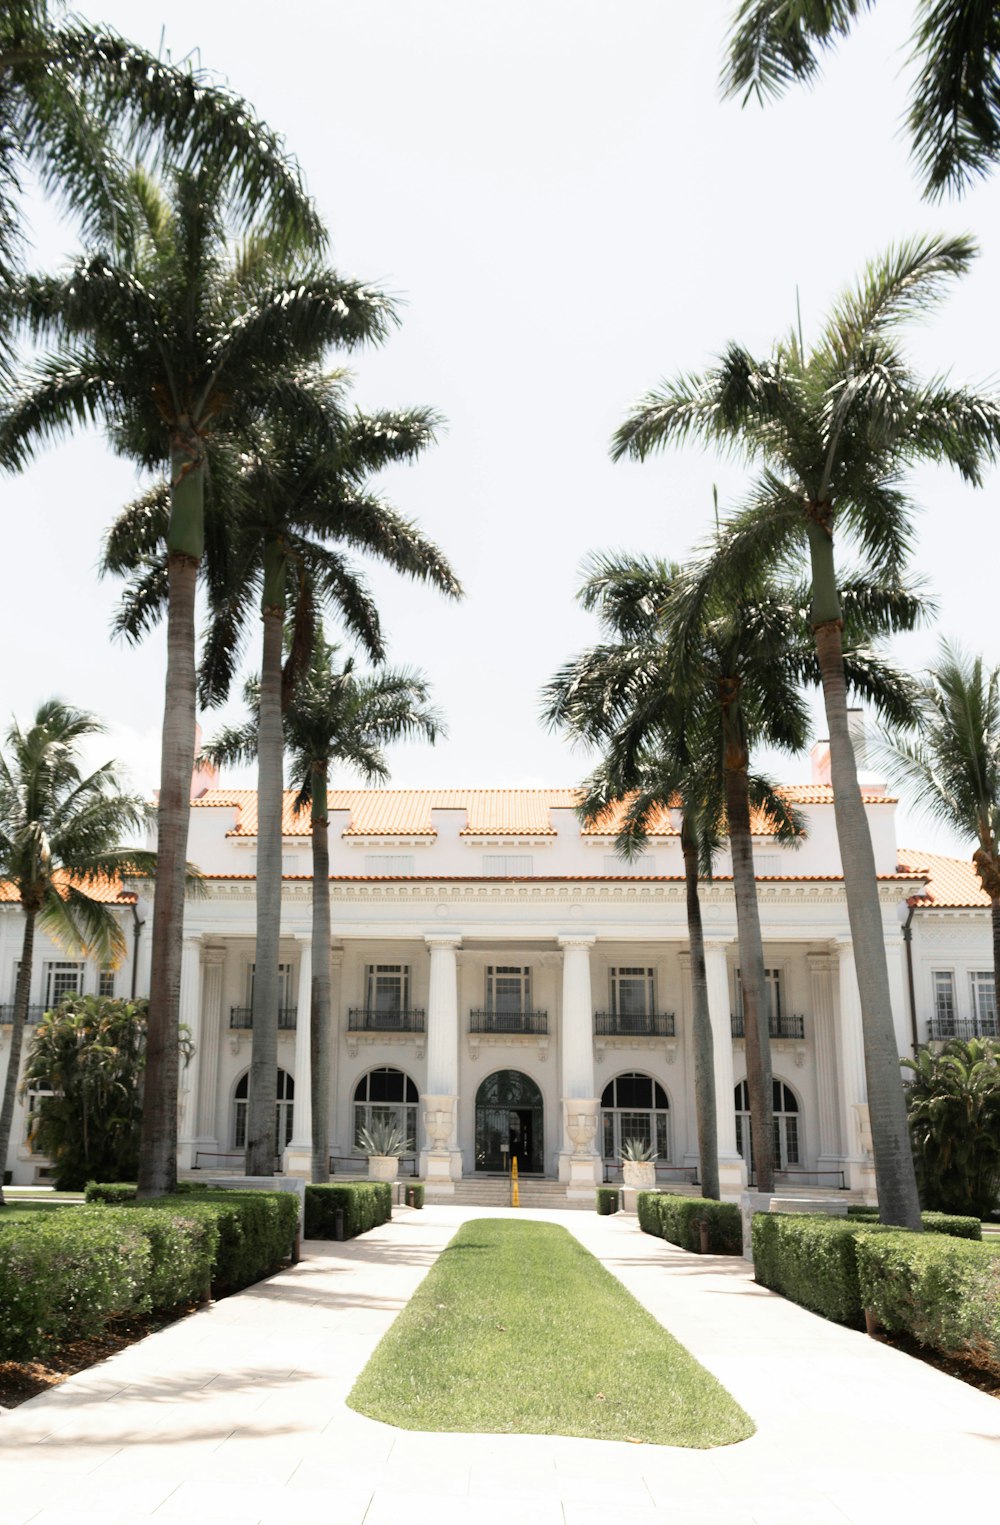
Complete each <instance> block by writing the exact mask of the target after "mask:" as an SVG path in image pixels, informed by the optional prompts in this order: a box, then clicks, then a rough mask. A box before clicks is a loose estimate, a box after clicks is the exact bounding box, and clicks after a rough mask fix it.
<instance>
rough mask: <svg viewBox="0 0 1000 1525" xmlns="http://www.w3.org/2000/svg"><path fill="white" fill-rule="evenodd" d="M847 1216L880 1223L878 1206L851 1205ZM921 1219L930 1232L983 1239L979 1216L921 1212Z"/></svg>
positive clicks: (866, 1221)
mask: <svg viewBox="0 0 1000 1525" xmlns="http://www.w3.org/2000/svg"><path fill="white" fill-rule="evenodd" d="M847 1216H848V1217H849V1218H851V1219H853V1220H854V1222H855V1223H856V1222H857V1221H858V1220H859V1219H862V1220H863V1221H864V1222H865V1223H878V1221H879V1216H878V1208H877V1207H849V1208H848V1209H847ZM920 1221H921V1223H922V1224H923V1226H924V1229H925V1230H926V1232H927V1233H929V1234H951V1235H953V1236H954V1238H956V1239H982V1237H983V1225H982V1224H981V1223H980V1221H979V1219H978V1218H964V1217H962V1216H961V1215H960V1214H958V1213H921V1214H920Z"/></svg>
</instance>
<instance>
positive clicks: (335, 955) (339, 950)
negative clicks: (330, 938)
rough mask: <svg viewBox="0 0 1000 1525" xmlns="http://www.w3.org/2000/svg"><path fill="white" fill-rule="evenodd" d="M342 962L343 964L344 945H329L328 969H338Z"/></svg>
mask: <svg viewBox="0 0 1000 1525" xmlns="http://www.w3.org/2000/svg"><path fill="white" fill-rule="evenodd" d="M343 962H344V945H343V943H331V944H330V968H331V969H339V968H340V966H341V964H342V963H343Z"/></svg>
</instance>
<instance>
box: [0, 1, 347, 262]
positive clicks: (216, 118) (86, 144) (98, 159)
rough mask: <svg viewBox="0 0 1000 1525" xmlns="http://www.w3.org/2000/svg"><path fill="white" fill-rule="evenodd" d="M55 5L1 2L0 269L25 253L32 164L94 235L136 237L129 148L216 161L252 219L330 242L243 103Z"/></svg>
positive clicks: (294, 174)
mask: <svg viewBox="0 0 1000 1525" xmlns="http://www.w3.org/2000/svg"><path fill="white" fill-rule="evenodd" d="M53 9H54V7H52V6H50V5H49V4H48V0H7V3H6V4H5V5H4V6H3V7H2V8H0V78H2V79H3V93H2V100H0V121H2V129H3V130H2V132H0V276H2V277H3V278H4V279H6V278H8V277H9V276H10V274H11V272H12V269H13V267H14V265H15V263H16V260H17V256H18V254H19V252H20V249H19V246H20V242H21V237H20V214H19V207H18V198H19V192H20V188H21V185H22V184H23V181H24V177H25V172H26V171H30V172H31V173H33V174H34V175H35V176H36V177H37V178H38V180H39V181H40V182H41V185H42V187H43V189H44V190H45V191H47V192H48V191H52V190H56V191H58V192H59V193H60V194H61V195H62V197H63V199H64V200H65V201H66V202H67V204H68V205H69V206H70V207H71V208H72V210H73V211H74V212H75V213H76V214H77V215H78V216H79V217H80V218H81V219H82V223H83V227H84V230H85V232H86V233H87V234H88V235H90V236H93V235H94V234H95V233H97V231H98V230H99V229H100V228H102V227H107V226H108V225H109V224H110V223H112V222H113V223H114V224H115V225H116V227H117V230H118V233H119V234H120V235H121V236H125V235H127V233H128V231H129V230H130V228H131V226H132V208H131V206H130V203H129V199H128V197H127V196H126V195H123V194H122V173H121V170H122V166H121V159H120V154H121V153H122V152H125V151H128V152H129V153H131V154H133V155H135V154H137V153H144V152H147V151H150V150H152V151H154V152H156V153H157V154H158V155H159V156H160V157H166V158H167V159H171V160H173V161H174V162H177V163H180V164H182V165H185V166H187V167H189V168H190V167H193V166H194V165H198V164H210V165H212V166H213V168H214V169H215V171H216V173H217V174H218V175H220V176H221V177H222V178H223V179H224V180H225V181H226V182H227V183H228V185H229V186H230V187H231V190H232V195H233V211H234V213H236V214H237V215H238V216H239V217H240V220H241V221H242V222H243V223H247V222H249V221H251V220H256V219H257V218H259V217H260V215H261V213H264V214H265V215H266V216H267V217H268V218H269V219H270V220H271V221H272V222H273V223H274V225H275V227H281V228H284V229H285V231H286V233H288V234H289V235H292V236H297V237H301V238H303V239H305V240H306V241H307V242H312V243H315V244H317V245H318V244H321V243H322V241H323V237H324V235H323V232H322V228H321V226H320V224H319V221H318V219H317V217H316V213H315V210H314V208H313V206H312V203H311V201H310V200H309V198H308V197H307V196H306V194H305V191H304V189H303V186H302V182H301V179H300V177H299V173H298V170H297V167H296V165H295V163H294V161H293V160H291V159H290V158H289V157H288V155H287V153H286V152H285V149H284V146H283V144H282V142H281V140H280V139H279V138H277V137H276V136H275V135H274V134H273V133H272V132H270V131H269V130H268V128H266V127H265V126H263V125H262V124H261V123H260V122H259V121H257V120H256V118H255V116H254V114H253V112H252V110H251V109H250V107H249V106H248V105H247V103H246V101H244V100H241V99H240V97H239V96H237V95H234V94H232V92H231V91H229V90H225V89H221V88H220V87H219V86H217V85H213V84H212V83H211V82H210V80H209V77H208V75H207V74H206V73H204V72H203V71H201V70H194V69H191V68H189V67H187V66H184V65H182V66H180V67H178V66H176V65H174V64H170V63H165V62H164V61H163V60H162V59H159V58H157V57H155V56H154V55H153V54H152V53H148V52H147V51H146V50H145V49H144V48H140V47H137V46H136V45H135V44H134V43H131V42H128V41H126V40H125V39H124V38H123V37H120V36H119V35H118V33H116V32H115V31H113V30H112V29H111V28H110V27H106V26H93V25H91V24H90V23H89V22H87V21H84V20H83V19H82V18H81V17H79V16H74V15H72V14H67V15H65V16H62V17H59V18H58V19H56V17H54V16H53V15H52V14H51V12H52V10H53Z"/></svg>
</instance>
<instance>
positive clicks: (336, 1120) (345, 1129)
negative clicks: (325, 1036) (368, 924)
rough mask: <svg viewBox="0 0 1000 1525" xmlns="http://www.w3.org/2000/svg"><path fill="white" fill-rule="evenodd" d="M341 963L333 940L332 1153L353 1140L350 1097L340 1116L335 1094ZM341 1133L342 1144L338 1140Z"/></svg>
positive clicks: (341, 953)
mask: <svg viewBox="0 0 1000 1525" xmlns="http://www.w3.org/2000/svg"><path fill="white" fill-rule="evenodd" d="M343 963H344V948H343V945H342V944H341V943H336V944H335V945H333V946H331V948H330V1106H331V1108H332V1115H331V1116H328V1117H327V1120H326V1132H327V1138H328V1140H329V1145H330V1153H331V1154H348V1153H349V1152H350V1148H351V1144H352V1143H353V1142H354V1109H353V1105H352V1102H351V1099H350V1097H348V1102H347V1116H346V1118H342V1117H340V1116H339V1113H338V1107H337V1097H338V1095H339V1091H338V1086H339V1084H340V1023H341V1011H340V971H341V968H342V967H343ZM342 1133H343V1136H344V1139H345V1142H344V1147H343V1148H339V1147H338V1144H339V1141H340V1139H341V1134H342Z"/></svg>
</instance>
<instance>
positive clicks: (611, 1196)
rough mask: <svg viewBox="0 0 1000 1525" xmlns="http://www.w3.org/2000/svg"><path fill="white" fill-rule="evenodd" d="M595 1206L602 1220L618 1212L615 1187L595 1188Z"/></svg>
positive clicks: (616, 1189)
mask: <svg viewBox="0 0 1000 1525" xmlns="http://www.w3.org/2000/svg"><path fill="white" fill-rule="evenodd" d="M596 1206H597V1211H598V1212H599V1213H600V1215H601V1217H602V1218H607V1217H609V1216H610V1214H611V1213H616V1212H617V1211H618V1188H617V1186H599V1187H598V1188H597V1203H596Z"/></svg>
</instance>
